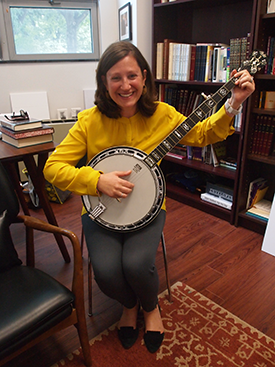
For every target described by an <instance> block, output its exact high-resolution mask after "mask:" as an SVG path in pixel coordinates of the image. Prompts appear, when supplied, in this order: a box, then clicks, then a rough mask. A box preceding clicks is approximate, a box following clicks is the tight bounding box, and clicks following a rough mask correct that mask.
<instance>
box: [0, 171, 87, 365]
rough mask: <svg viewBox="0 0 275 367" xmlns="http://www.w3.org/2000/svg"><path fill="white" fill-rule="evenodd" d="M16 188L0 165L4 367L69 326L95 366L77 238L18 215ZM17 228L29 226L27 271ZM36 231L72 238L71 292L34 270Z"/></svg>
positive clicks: (0, 353) (0, 358) (0, 359)
mask: <svg viewBox="0 0 275 367" xmlns="http://www.w3.org/2000/svg"><path fill="white" fill-rule="evenodd" d="M12 187H13V186H12V185H11V182H10V181H9V177H8V176H7V173H6V171H5V170H4V168H3V166H2V165H1V164H0V192H1V195H0V300H1V301H0V366H2V365H4V364H5V363H7V362H8V361H10V360H11V359H13V358H14V357H15V356H17V355H19V354H20V353H22V352H23V351H25V350H27V349H29V348H30V347H32V346H33V345H35V344H36V343H38V342H40V341H41V340H43V339H45V338H47V337H49V336H50V335H52V334H54V333H55V332H57V331H59V330H62V329H64V328H66V327H68V326H70V325H74V326H75V327H76V328H77V331H78V334H79V339H80V344H81V346H82V351H83V356H84V361H85V364H86V366H91V355H90V348H89V340H88V333H87V326H86V319H85V309H84V287H83V269H82V255H81V249H80V244H79V241H78V238H77V236H76V235H75V234H74V233H73V232H71V231H69V230H66V229H63V228H60V227H56V226H53V225H51V224H49V223H46V222H43V221H41V220H39V219H36V218H34V217H30V216H25V215H18V214H19V203H18V199H17V196H16V194H15V192H14V191H13V189H12ZM12 223H23V224H24V225H25V228H26V251H27V264H26V265H23V264H22V261H21V260H20V259H19V257H18V254H17V252H16V249H15V247H14V244H13V241H12V237H11V234H10V224H12ZM33 229H37V230H40V231H46V232H50V233H58V234H60V235H64V236H66V237H67V238H69V240H70V242H71V245H72V247H73V253H74V269H73V276H72V278H73V280H72V287H71V290H70V289H68V288H67V287H65V286H63V285H62V284H61V283H59V282H58V281H57V280H55V279H54V278H52V277H51V276H50V275H48V274H46V273H45V272H43V271H41V270H39V269H37V268H35V267H34V247H33Z"/></svg>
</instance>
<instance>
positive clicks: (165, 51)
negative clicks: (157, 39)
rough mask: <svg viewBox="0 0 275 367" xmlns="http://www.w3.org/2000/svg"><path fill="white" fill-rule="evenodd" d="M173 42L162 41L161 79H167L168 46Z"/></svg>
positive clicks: (169, 40) (166, 39) (168, 40)
mask: <svg viewBox="0 0 275 367" xmlns="http://www.w3.org/2000/svg"><path fill="white" fill-rule="evenodd" d="M170 42H173V40H171V39H168V38H165V39H164V40H163V73H162V77H163V79H168V68H169V44H170Z"/></svg>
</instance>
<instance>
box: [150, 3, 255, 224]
mask: <svg viewBox="0 0 275 367" xmlns="http://www.w3.org/2000/svg"><path fill="white" fill-rule="evenodd" d="M152 6H153V40H152V41H153V44H152V49H153V55H152V69H153V72H154V73H155V75H156V72H157V70H156V59H157V43H160V42H163V41H164V39H170V40H173V41H174V42H176V43H187V44H197V43H215V44H216V43H220V44H227V45H229V44H230V40H231V39H234V38H242V37H246V36H247V35H248V34H250V44H249V46H248V50H247V51H248V53H250V52H251V50H252V43H253V42H254V39H253V36H254V27H255V19H256V12H257V1H256V0H223V1H222V2H221V1H220V0H208V1H203V0H176V1H173V2H166V3H162V2H161V0H153V1H152ZM168 84H169V85H171V86H172V87H174V88H176V89H181V88H182V89H187V90H190V91H191V90H192V91H194V90H195V91H200V92H204V93H205V94H206V95H208V94H210V93H214V92H215V91H217V90H218V89H219V88H220V86H222V85H223V84H224V83H220V82H209V81H208V82H205V81H196V80H191V81H190V80H189V81H178V80H169V79H162V78H159V79H156V86H157V88H158V89H160V88H159V86H160V85H164V86H167V85H168ZM247 105H248V104H245V106H244V109H243V115H242V121H244V120H245V119H246V109H247ZM243 137H244V123H243V122H242V123H241V127H240V128H239V129H236V132H235V133H234V134H233V135H232V136H230V137H228V138H227V140H226V142H227V147H228V150H229V151H230V155H231V156H233V157H234V158H236V161H237V169H236V170H235V171H233V170H230V169H226V168H223V167H214V166H211V165H208V164H205V163H203V162H199V161H194V160H189V159H182V160H178V159H176V158H173V157H168V156H166V157H165V158H164V159H163V161H162V164H161V167H162V169H163V172H164V174H165V175H166V177H167V195H168V196H169V197H172V198H174V199H176V200H178V201H181V202H183V203H185V204H188V205H191V206H193V207H196V208H198V209H200V210H203V211H205V212H208V213H211V214H213V215H215V216H217V217H219V218H222V219H225V220H227V221H228V222H230V223H231V224H235V216H236V209H237V207H238V209H239V206H237V202H238V184H239V178H240V173H241V160H242V150H243ZM228 155H229V154H228ZM188 170H192V171H193V172H196V174H197V175H198V176H203V178H205V177H206V178H207V177H211V178H213V179H215V180H217V181H218V182H219V183H221V184H224V185H227V186H230V187H231V188H233V192H234V195H233V204H232V209H231V210H227V209H224V208H222V207H219V206H217V205H214V204H210V203H207V202H205V201H203V200H201V198H200V192H199V191H195V192H192V191H190V190H188V189H186V188H185V187H182V186H181V185H178V184H177V183H175V182H173V181H170V180H169V177H171V176H172V175H173V173H174V172H180V173H184V172H186V171H188Z"/></svg>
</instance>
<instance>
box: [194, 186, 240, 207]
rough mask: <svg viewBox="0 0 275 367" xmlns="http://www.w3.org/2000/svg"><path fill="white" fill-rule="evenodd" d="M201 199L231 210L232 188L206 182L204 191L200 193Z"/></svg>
mask: <svg viewBox="0 0 275 367" xmlns="http://www.w3.org/2000/svg"><path fill="white" fill-rule="evenodd" d="M201 199H202V200H204V201H207V202H209V203H211V204H215V205H218V206H221V207H222V208H225V209H228V210H231V208H232V203H233V189H232V188H231V187H228V186H224V185H222V184H215V183H211V182H207V183H206V192H205V193H202V194H201Z"/></svg>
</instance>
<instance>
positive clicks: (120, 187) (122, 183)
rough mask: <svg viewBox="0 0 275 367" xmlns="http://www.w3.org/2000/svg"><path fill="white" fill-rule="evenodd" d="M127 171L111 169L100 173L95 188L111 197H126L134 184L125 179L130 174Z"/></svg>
mask: <svg viewBox="0 0 275 367" xmlns="http://www.w3.org/2000/svg"><path fill="white" fill-rule="evenodd" d="M131 172H132V171H131V170H129V171H113V172H109V173H103V174H101V175H100V177H99V180H98V183H97V190H98V191H99V192H100V193H103V194H106V195H108V196H110V197H111V198H117V199H121V198H126V197H127V196H128V195H129V194H130V193H131V192H132V190H133V188H134V184H133V183H131V182H129V181H127V180H125V179H124V178H123V177H127V176H129V175H130V174H131Z"/></svg>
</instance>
